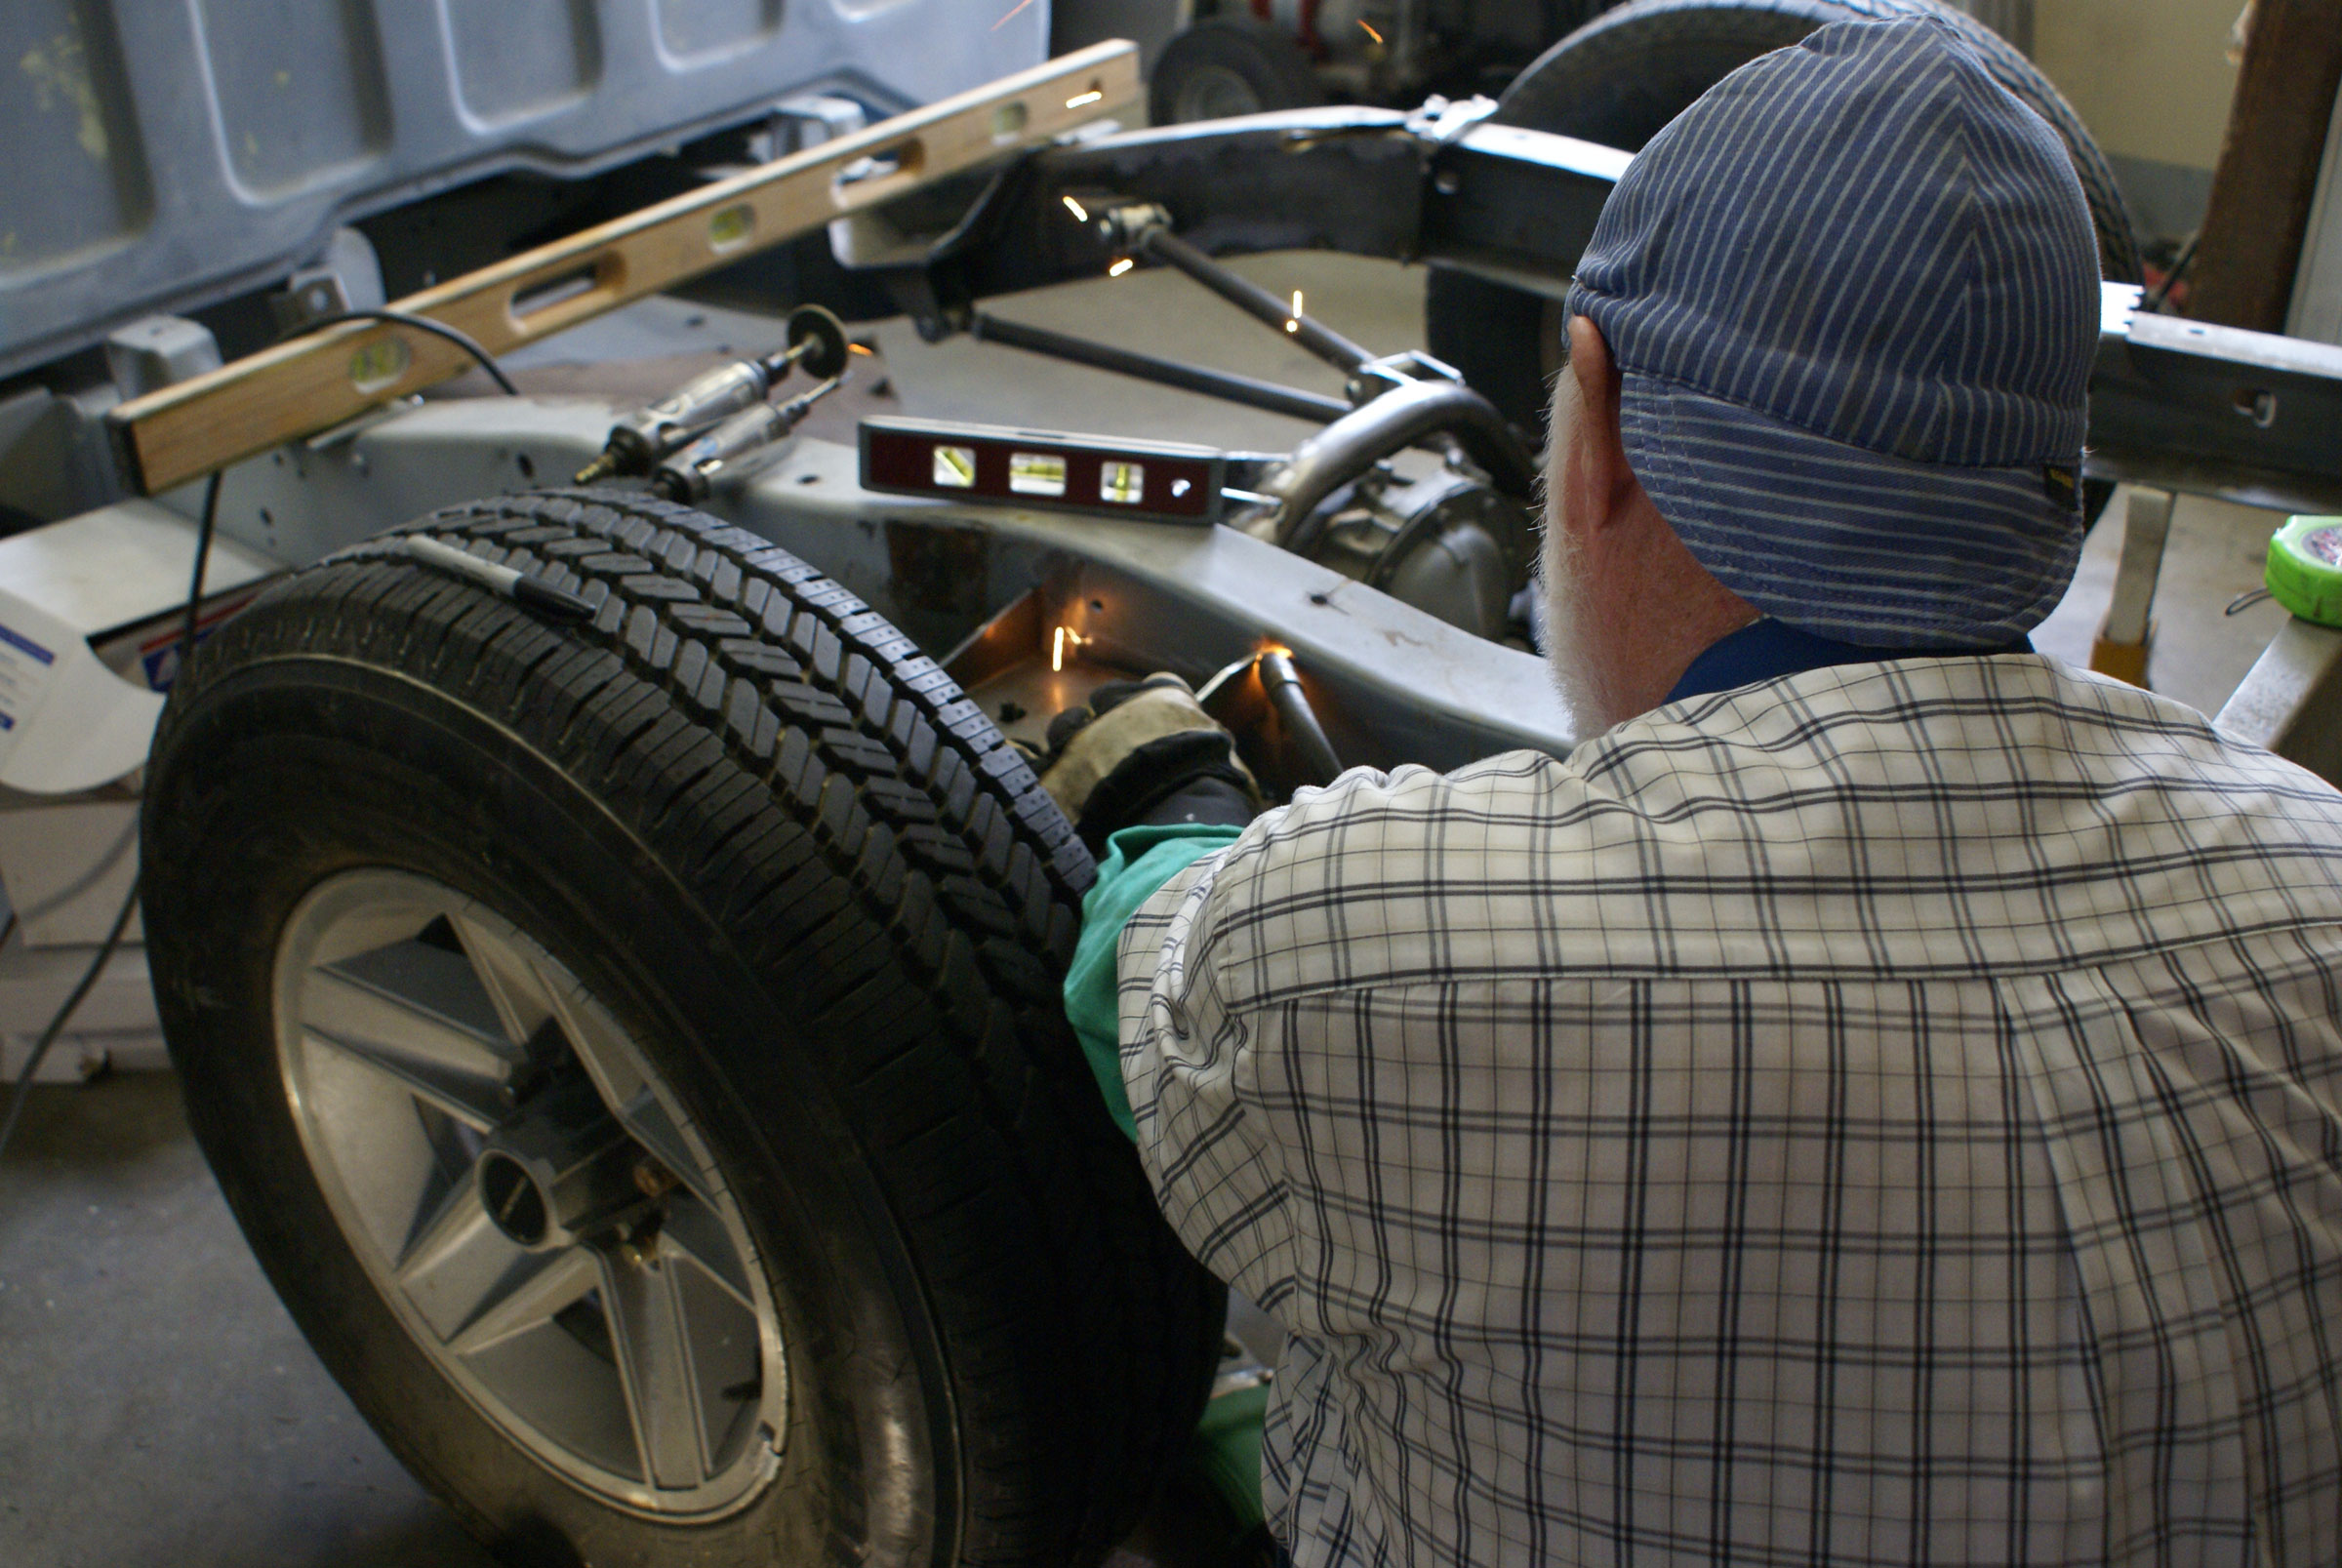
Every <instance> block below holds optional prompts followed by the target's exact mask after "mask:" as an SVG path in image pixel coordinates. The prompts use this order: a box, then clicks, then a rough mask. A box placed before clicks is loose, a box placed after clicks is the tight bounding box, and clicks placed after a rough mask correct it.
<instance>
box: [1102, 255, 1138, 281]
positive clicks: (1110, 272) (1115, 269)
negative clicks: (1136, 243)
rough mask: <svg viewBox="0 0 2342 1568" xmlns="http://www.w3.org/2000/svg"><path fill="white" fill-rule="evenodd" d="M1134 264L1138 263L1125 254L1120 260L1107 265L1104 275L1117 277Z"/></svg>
mask: <svg viewBox="0 0 2342 1568" xmlns="http://www.w3.org/2000/svg"><path fill="white" fill-rule="evenodd" d="M1136 265H1138V263H1137V262H1136V261H1132V260H1131V259H1130V258H1129V257H1127V256H1125V257H1124V258H1122V260H1121V261H1116V262H1115V263H1114V264H1113V265H1112V266H1110V267H1108V268H1107V269H1106V275H1107V276H1108V277H1110V278H1118V277H1120V276H1121V275H1122V274H1123V273H1125V272H1127V271H1129V270H1130V269H1131V268H1132V267H1134V266H1136Z"/></svg>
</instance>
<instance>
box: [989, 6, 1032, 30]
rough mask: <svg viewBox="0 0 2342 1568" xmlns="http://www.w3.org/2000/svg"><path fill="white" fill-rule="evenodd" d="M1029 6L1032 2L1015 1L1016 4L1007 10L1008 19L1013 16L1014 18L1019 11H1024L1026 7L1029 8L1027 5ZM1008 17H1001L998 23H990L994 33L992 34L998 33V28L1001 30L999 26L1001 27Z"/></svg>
mask: <svg viewBox="0 0 2342 1568" xmlns="http://www.w3.org/2000/svg"><path fill="white" fill-rule="evenodd" d="M1030 4H1032V0H1017V3H1016V4H1015V5H1014V6H1012V7H1010V8H1009V12H1008V17H1013V16H1015V15H1016V14H1017V13H1018V12H1020V11H1022V10H1024V9H1025V8H1026V7H1027V6H1029V5H1030ZM1008 17H1002V18H1001V19H1000V20H999V21H995V22H993V23H992V31H994V32H998V31H999V30H1000V28H1001V25H1002V23H1004V22H1006V21H1007V20H1008Z"/></svg>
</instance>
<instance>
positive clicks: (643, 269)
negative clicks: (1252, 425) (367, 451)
mask: <svg viewBox="0 0 2342 1568" xmlns="http://www.w3.org/2000/svg"><path fill="white" fill-rule="evenodd" d="M1141 101H1142V100H1141V89H1140V84H1139V65H1138V50H1137V48H1136V46H1134V45H1132V44H1129V43H1126V42H1123V41H1120V40H1113V41H1110V42H1107V43H1103V44H1095V45H1092V46H1091V47H1090V48H1088V49H1084V50H1080V51H1078V52H1076V53H1074V54H1070V55H1067V56H1064V57H1062V58H1061V59H1058V60H1051V61H1049V62H1048V63H1046V64H1043V65H1038V66H1035V67H1033V68H1032V69H1031V70H1028V71H1022V72H1019V73H1018V74H1016V75H1014V76H1008V77H1003V78H1002V79H1001V80H999V81H997V82H994V83H992V84H990V85H989V86H987V87H980V88H977V89H975V90H973V91H971V92H966V93H962V94H959V95H958V96H957V97H954V98H949V99H945V100H944V101H941V102H938V103H933V104H929V105H928V106H927V107H925V108H921V109H913V110H912V111H910V112H909V113H908V114H899V115H897V116H895V117H894V118H893V119H890V120H883V121H881V122H879V123H878V124H876V125H874V126H871V127H870V128H869V129H868V130H866V131H861V132H857V133H856V134H855V135H853V136H849V137H842V138H839V139H838V140H836V141H825V142H823V143H821V144H820V145H818V146H814V147H809V148H807V149H806V150H805V151H803V152H797V153H792V154H790V155H789V156H788V157H786V158H782V159H780V160H778V161H777V162H774V163H769V164H766V165H765V166H764V167H762V168H760V169H754V170H751V171H749V172H748V173H747V174H744V175H739V176H736V177H735V178H733V179H730V180H726V181H719V182H717V183H715V184H711V185H707V186H706V187H704V188H703V189H700V190H695V191H692V192H690V193H688V194H686V195H682V196H677V197H675V198H673V199H672V200H669V201H664V202H661V203H659V204H658V205H656V206H653V207H646V208H644V209H643V210H642V211H640V212H637V213H630V214H628V215H627V216H626V217H625V218H619V219H614V220H612V221H609V222H607V223H603V224H600V225H598V226H596V227H594V228H589V229H586V231H585V232H583V233H580V234H574V235H572V236H570V237H569V238H567V239H563V240H556V241H554V242H553V243H552V244H550V245H543V246H540V247H538V248H537V249H536V250H533V251H528V252H525V253H523V254H522V255H519V256H515V257H511V258H509V259H507V260H505V261H499V262H496V263H495V264H494V265H491V266H485V267H482V268H480V269H479V270H478V271H476V272H470V273H467V274H465V275H464V276H463V277H460V278H454V279H451V280H449V281H448V282H445V283H441V284H438V285H436V286H434V287H432V288H428V289H425V290H424V291H423V292H422V293H420V294H411V295H409V296H407V297H406V298H405V299H403V300H398V301H395V302H393V305H394V307H395V308H397V309H399V310H403V311H407V312H409V313H411V314H414V315H419V316H428V317H430V318H431V319H432V320H434V321H438V322H442V323H444V324H445V325H447V326H450V327H454V328H456V329H458V330H460V331H462V332H465V333H468V334H470V335H471V336H472V337H473V338H475V339H477V340H478V341H479V342H480V343H481V344H482V346H484V347H485V348H487V350H488V351H489V352H490V353H492V354H496V353H504V352H505V351H507V350H510V349H513V348H518V347H520V346H522V345H523V344H525V343H531V342H536V341H537V340H539V339H541V338H544V337H545V336H546V335H548V334H550V333H555V332H559V331H561V330H562V329H563V328H565V327H574V326H576V325H577V324H578V323H579V322H581V321H584V320H586V319H587V318H589V317H592V316H597V315H600V314H601V313H602V312H603V311H605V310H609V309H612V308H614V307H616V306H618V305H622V304H625V303H626V302H629V301H632V300H638V299H641V298H642V297H643V296H645V295H648V294H655V293H657V292H658V291H660V290H662V289H667V288H672V287H673V286H675V285H676V284H678V283H681V282H684V281H685V280H687V279H689V278H693V277H697V276H698V275H700V274H701V273H703V272H707V271H711V270H713V269H714V268H716V267H719V266H724V265H727V264H728V263H730V262H733V261H739V260H740V259H741V258H742V257H744V256H748V255H751V254H753V253H754V252H756V251H760V250H764V249H766V248H768V247H770V246H774V245H779V244H782V243H784V242H785V241H787V240H791V239H794V238H796V237H797V236H798V235H801V234H805V233H809V232H811V231H812V230H814V229H816V228H819V227H821V226H822V225H823V224H825V223H828V221H830V220H832V219H835V218H843V217H845V216H847V215H848V214H850V213H854V212H858V211H860V210H862V209H864V208H867V207H870V206H874V205H876V204H878V203H881V202H886V201H891V200H893V199H894V198H895V197H898V196H901V195H903V194H904V193H905V192H907V191H910V190H915V189H917V188H918V187H919V186H921V185H924V184H928V183H930V182H932V181H937V180H941V179H944V178H946V177H947V176H950V175H955V174H959V173H962V172H964V171H966V170H969V169H972V168H975V167H977V166H979V165H982V164H985V163H988V162H990V161H991V160H993V159H995V158H998V157H1000V156H1002V155H1003V154H1006V153H1010V152H1014V151H1017V150H1021V149H1023V148H1026V147H1030V146H1034V145H1037V144H1039V143H1042V142H1045V141H1050V140H1053V139H1054V138H1056V137H1059V136H1062V135H1064V134H1065V133H1067V132H1069V131H1072V130H1075V129H1077V128H1079V127H1080V126H1083V125H1086V124H1088V123H1090V122H1092V121H1095V120H1099V119H1105V118H1110V117H1114V116H1125V117H1126V116H1128V115H1129V113H1130V112H1131V111H1132V110H1133V109H1134V108H1136V107H1137V106H1138V105H1139V103H1140V102H1141ZM470 365H471V361H470V359H469V358H468V357H467V356H466V355H465V354H464V351H463V350H462V349H461V348H458V347H456V346H455V345H454V344H452V343H449V342H446V341H445V340H443V339H440V338H437V337H433V336H431V335H430V334H427V333H421V332H416V331H414V330H412V329H411V328H405V327H398V326H384V325H380V324H375V323H363V322H349V323H344V324H343V325H342V326H339V327H329V328H327V329H325V330H323V331H321V332H315V333H310V334H308V335H306V336H304V337H301V338H296V339H293V340H291V341H290V342H282V343H278V344H276V345H274V346H273V347H269V348H264V349H262V350H261V351H260V352H259V353H257V354H250V355H247V356H246V357H245V358H242V359H239V360H237V361H236V362H235V363H234V364H231V365H223V366H222V367H221V368H220V369H218V370H216V371H211V372H208V373H207V374H205V375H202V376H198V377H194V378H192V379H191V380H188V381H184V382H179V383H178V384H177V385H173V386H166V387H163V388H162V389H160V390H158V391H155V392H150V393H148V394H147V395H146V396H144V397H141V398H137V399H134V400H132V401H131V402H128V403H124V404H123V405H121V407H119V408H117V409H115V410H114V411H113V413H112V414H111V415H110V416H109V419H110V420H111V422H112V424H113V427H114V429H115V432H116V438H117V439H116V445H117V448H118V450H120V451H121V452H122V453H123V454H124V455H125V458H126V461H127V462H128V463H129V465H130V469H131V478H132V481H133V483H134V485H135V487H136V488H137V489H138V490H139V491H140V492H141V494H144V495H149V496H151V495H155V494H157V493H159V492H161V491H165V490H169V489H171V488H172V487H174V486H176V485H182V484H184V483H186V482H187V481H188V480H190V479H195V478H199V477H201V476H202V475H204V474H206V473H209V472H211V471H212V470H214V469H216V468H220V467H224V466H225V465H226V464H228V463H231V462H237V461H239V460H241V459H244V458H248V457H251V456H253V455H254V454H255V453H259V452H265V451H267V450H268V449H269V448H270V447H274V446H278V445H281V444H282V443H284V442H286V441H292V440H297V439H299V438H301V437H303V436H305V435H312V434H315V433H316V432H317V431H319V430H325V429H330V428H332V427H333V426H334V425H337V424H339V423H341V422H343V421H344V420H347V419H350V418H352V417H354V416H356V415H358V414H362V413H364V412H365V411H366V410H367V409H369V408H372V407H374V406H375V405H377V404H380V403H383V402H385V401H387V400H389V399H391V398H396V397H403V396H405V395H407V394H408V393H410V392H415V391H419V390H421V389H422V388H424V387H425V386H429V385H431V384H433V383H434V382H442V381H445V380H447V379H448V378H450V377H452V376H456V375H460V374H462V373H463V372H464V370H466V369H468V368H469V367H470Z"/></svg>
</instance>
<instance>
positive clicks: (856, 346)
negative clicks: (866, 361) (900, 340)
mask: <svg viewBox="0 0 2342 1568" xmlns="http://www.w3.org/2000/svg"><path fill="white" fill-rule="evenodd" d="M846 348H847V350H848V351H849V352H852V353H857V354H874V353H876V352H877V351H878V350H876V349H875V348H867V347H865V346H864V345H862V344H861V343H848V344H846Z"/></svg>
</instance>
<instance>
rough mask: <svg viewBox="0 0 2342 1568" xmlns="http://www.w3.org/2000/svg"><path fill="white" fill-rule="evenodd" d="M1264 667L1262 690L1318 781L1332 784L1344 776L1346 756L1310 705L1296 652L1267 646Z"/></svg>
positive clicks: (1262, 669) (1263, 655)
mask: <svg viewBox="0 0 2342 1568" xmlns="http://www.w3.org/2000/svg"><path fill="white" fill-rule="evenodd" d="M1260 670H1261V690H1262V691H1264V692H1266V693H1268V694H1269V703H1270V705H1271V706H1272V707H1274V708H1275V709H1276V716H1277V717H1278V718H1279V719H1282V720H1283V721H1284V725H1285V733H1286V734H1288V735H1290V736H1292V738H1293V746H1294V749H1295V750H1297V751H1299V752H1300V753H1301V759H1302V761H1303V762H1304V763H1306V764H1307V765H1308V766H1309V768H1310V771H1311V772H1312V773H1314V774H1316V775H1317V783H1319V784H1332V783H1333V782H1334V781H1335V780H1336V779H1339V778H1340V777H1341V776H1342V758H1341V756H1340V755H1339V754H1338V753H1337V752H1336V751H1335V750H1334V744H1333V743H1332V742H1331V741H1328V740H1327V739H1326V738H1325V730H1324V728H1323V727H1322V726H1321V725H1319V724H1318V722H1317V710H1316V709H1315V708H1312V706H1310V698H1309V694H1308V693H1307V692H1304V691H1303V690H1302V689H1301V671H1300V670H1298V669H1296V668H1294V667H1293V656H1292V655H1291V654H1289V653H1287V652H1286V651H1285V650H1284V649H1282V648H1271V649H1267V650H1265V651H1264V652H1263V653H1262V654H1261V659H1260Z"/></svg>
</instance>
